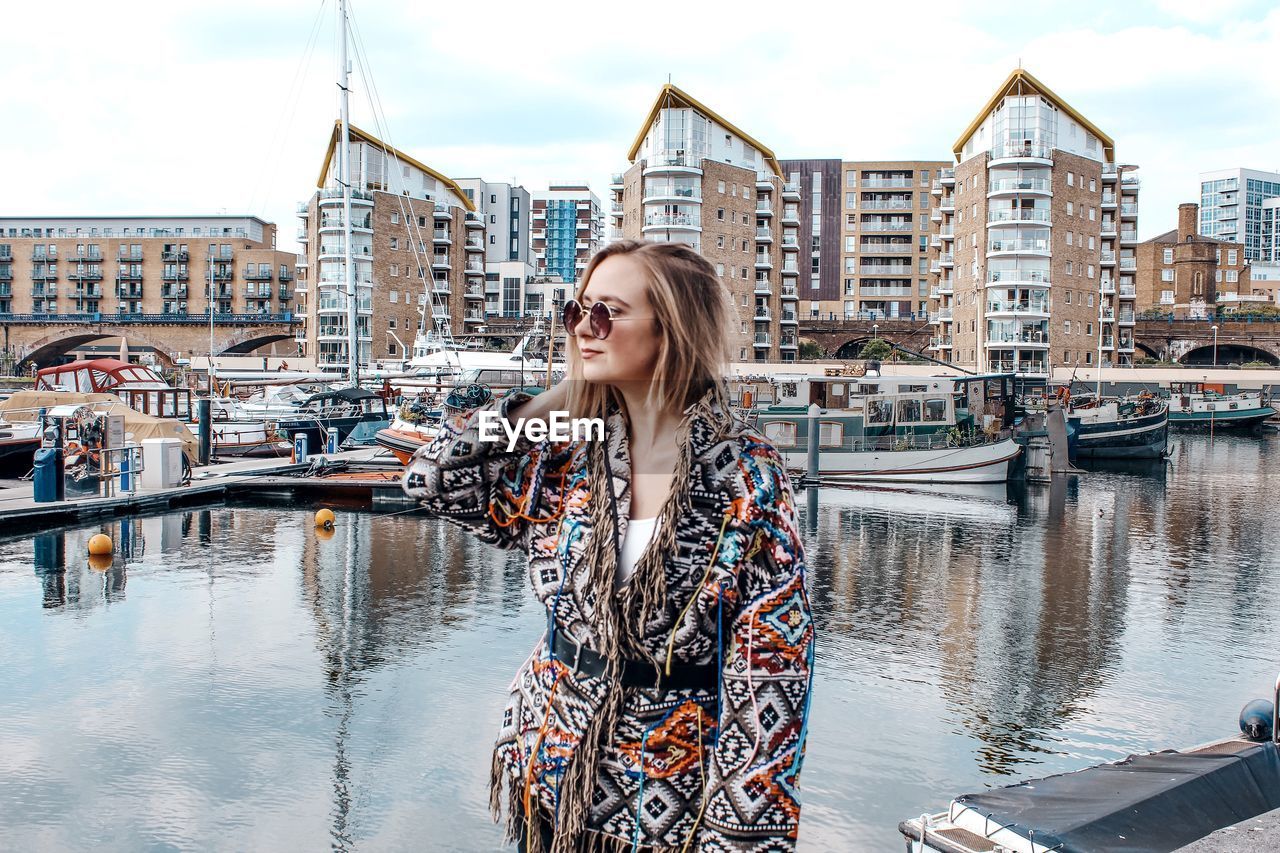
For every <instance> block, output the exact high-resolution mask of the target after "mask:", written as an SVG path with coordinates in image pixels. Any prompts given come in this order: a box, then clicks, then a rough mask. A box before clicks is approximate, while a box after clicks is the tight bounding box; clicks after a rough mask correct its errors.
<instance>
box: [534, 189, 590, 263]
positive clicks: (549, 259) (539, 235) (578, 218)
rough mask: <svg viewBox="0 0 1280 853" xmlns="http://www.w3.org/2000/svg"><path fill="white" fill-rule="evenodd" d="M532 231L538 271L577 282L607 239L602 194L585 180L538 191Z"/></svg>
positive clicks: (535, 196) (535, 194) (535, 195)
mask: <svg viewBox="0 0 1280 853" xmlns="http://www.w3.org/2000/svg"><path fill="white" fill-rule="evenodd" d="M531 233H532V234H533V265H534V270H535V272H536V275H537V276H539V277H541V278H547V277H557V278H559V280H560V281H562V282H565V283H573V282H577V281H578V280H579V279H581V278H582V273H583V272H584V271H585V270H586V268H587V264H588V262H590V260H591V256H592V255H594V254H595V253H596V252H598V251H600V247H601V246H602V245H603V243H604V212H603V209H602V208H601V206H600V199H599V197H598V196H597V195H596V194H595V193H593V192H592V191H591V188H590V187H589V186H587V184H586V183H585V182H583V183H558V184H552V185H551V186H550V187H548V188H547V191H546V192H538V193H534V194H533V228H532V232H531Z"/></svg>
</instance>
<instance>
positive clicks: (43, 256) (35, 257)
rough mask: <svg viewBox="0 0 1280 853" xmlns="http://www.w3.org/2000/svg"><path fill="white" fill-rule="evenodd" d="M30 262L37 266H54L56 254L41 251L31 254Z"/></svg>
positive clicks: (56, 258) (56, 260)
mask: <svg viewBox="0 0 1280 853" xmlns="http://www.w3.org/2000/svg"><path fill="white" fill-rule="evenodd" d="M31 260H32V261H34V262H35V263H37V264H56V263H57V262H58V253H57V252H45V251H44V250H43V249H41V250H40V251H38V252H32V253H31Z"/></svg>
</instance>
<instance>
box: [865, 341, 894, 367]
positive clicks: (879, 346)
mask: <svg viewBox="0 0 1280 853" xmlns="http://www.w3.org/2000/svg"><path fill="white" fill-rule="evenodd" d="M892 353H893V347H891V346H889V344H888V342H887V341H885V340H884V339H883V338H875V339H874V340H871V341H868V342H867V343H866V345H865V346H863V347H862V352H861V353H860V355H861V357H862V358H866V359H871V358H874V359H878V360H880V361H884V360H885V359H887V358H888V357H889V356H890V355H891V354H892Z"/></svg>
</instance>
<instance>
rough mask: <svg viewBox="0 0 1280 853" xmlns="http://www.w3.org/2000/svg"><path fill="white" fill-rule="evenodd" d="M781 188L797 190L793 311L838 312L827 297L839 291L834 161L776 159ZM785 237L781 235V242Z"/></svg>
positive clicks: (837, 165) (815, 314) (819, 314)
mask: <svg viewBox="0 0 1280 853" xmlns="http://www.w3.org/2000/svg"><path fill="white" fill-rule="evenodd" d="M778 165H779V166H780V167H781V168H782V175H783V181H784V186H792V187H795V188H796V189H797V190H798V191H799V193H800V201H799V203H798V204H799V207H800V217H799V221H800V224H799V225H798V226H796V227H795V232H796V245H797V246H798V247H799V251H798V252H797V253H796V263H797V264H799V267H800V274H799V275H798V276H797V277H796V282H795V285H796V290H797V293H798V296H799V300H798V302H797V311H798V312H799V313H800V315H801V316H802V317H806V318H809V317H812V318H818V317H833V316H838V315H837V314H836V313H834V311H833V308H832V299H833V297H834V296H835V295H837V294H839V292H840V181H841V180H842V174H841V161H840V160H780V161H779V163H778ZM787 240H788V238H787V237H786V236H785V235H784V237H783V243H784V245H786V244H787Z"/></svg>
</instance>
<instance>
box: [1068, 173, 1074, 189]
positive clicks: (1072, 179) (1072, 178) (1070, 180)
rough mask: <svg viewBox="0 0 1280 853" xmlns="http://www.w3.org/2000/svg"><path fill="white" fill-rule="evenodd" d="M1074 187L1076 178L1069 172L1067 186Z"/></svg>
mask: <svg viewBox="0 0 1280 853" xmlns="http://www.w3.org/2000/svg"><path fill="white" fill-rule="evenodd" d="M1075 185H1076V176H1075V175H1073V174H1072V173H1071V172H1067V186H1069V187H1074V186H1075Z"/></svg>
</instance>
